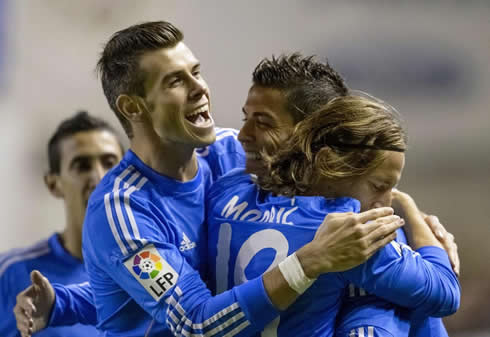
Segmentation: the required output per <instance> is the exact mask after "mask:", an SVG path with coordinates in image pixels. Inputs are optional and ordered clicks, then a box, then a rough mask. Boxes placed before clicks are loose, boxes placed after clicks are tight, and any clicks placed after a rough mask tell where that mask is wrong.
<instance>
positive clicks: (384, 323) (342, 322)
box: [335, 229, 448, 337]
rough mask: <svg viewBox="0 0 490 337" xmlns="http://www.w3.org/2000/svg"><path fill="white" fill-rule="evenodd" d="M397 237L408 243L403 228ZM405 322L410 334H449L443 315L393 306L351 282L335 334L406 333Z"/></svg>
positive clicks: (412, 336) (353, 336) (354, 336)
mask: <svg viewBox="0 0 490 337" xmlns="http://www.w3.org/2000/svg"><path fill="white" fill-rule="evenodd" d="M397 241H398V242H399V243H400V244H401V245H404V244H406V243H407V238H406V236H405V233H404V232H403V230H402V229H398V230H397ZM407 323H409V328H410V331H409V333H408V336H409V337H448V334H447V331H446V328H445V327H444V324H443V322H442V318H440V317H427V316H424V315H421V313H419V312H418V311H412V310H408V309H406V308H403V307H399V306H396V305H394V304H392V303H389V302H387V301H384V300H383V299H381V298H379V297H377V296H375V295H372V294H369V293H368V292H367V291H366V290H365V289H363V288H359V287H356V286H355V285H354V284H352V283H351V284H349V286H348V290H347V291H346V292H345V295H344V298H343V300H342V306H341V310H340V312H339V314H338V316H337V325H336V328H335V332H336V334H335V336H336V337H341V336H348V337H358V336H361V337H362V336H365V337H383V336H384V337H392V336H393V337H397V336H403V335H405V336H406V328H407Z"/></svg>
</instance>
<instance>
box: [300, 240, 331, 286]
mask: <svg viewBox="0 0 490 337" xmlns="http://www.w3.org/2000/svg"><path fill="white" fill-rule="evenodd" d="M315 255H316V254H315V249H314V244H313V243H311V242H310V243H308V244H306V245H305V246H303V247H301V248H300V249H299V250H298V251H297V252H296V256H297V258H298V260H299V262H300V264H301V266H302V267H303V271H304V273H305V275H306V276H307V277H309V278H311V279H316V278H318V276H320V275H321V274H323V273H325V272H327V271H326V270H325V269H326V268H325V267H323V268H322V265H321V264H320V259H319V258H315ZM322 262H326V261H322ZM327 269H328V268H327Z"/></svg>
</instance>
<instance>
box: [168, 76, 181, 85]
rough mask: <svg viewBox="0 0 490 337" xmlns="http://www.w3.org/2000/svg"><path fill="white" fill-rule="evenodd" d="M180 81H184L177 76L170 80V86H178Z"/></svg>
mask: <svg viewBox="0 0 490 337" xmlns="http://www.w3.org/2000/svg"><path fill="white" fill-rule="evenodd" d="M180 83H182V79H180V78H176V79H173V80H172V81H170V83H169V86H170V87H176V86H178V85H179V84H180Z"/></svg>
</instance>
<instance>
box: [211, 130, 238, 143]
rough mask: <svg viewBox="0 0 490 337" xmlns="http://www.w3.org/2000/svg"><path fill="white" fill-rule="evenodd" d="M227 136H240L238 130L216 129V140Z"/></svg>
mask: <svg viewBox="0 0 490 337" xmlns="http://www.w3.org/2000/svg"><path fill="white" fill-rule="evenodd" d="M226 137H233V138H235V139H236V138H237V137H238V130H235V129H225V128H223V129H219V130H217V131H216V141H219V140H221V139H223V138H226Z"/></svg>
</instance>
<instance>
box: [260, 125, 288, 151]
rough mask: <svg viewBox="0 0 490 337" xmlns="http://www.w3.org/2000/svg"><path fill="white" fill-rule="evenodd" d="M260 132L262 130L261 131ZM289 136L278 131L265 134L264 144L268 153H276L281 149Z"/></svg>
mask: <svg viewBox="0 0 490 337" xmlns="http://www.w3.org/2000/svg"><path fill="white" fill-rule="evenodd" d="M259 132H260V130H259ZM288 136H289V134H287V133H285V132H280V131H278V130H269V131H267V132H264V135H263V139H264V141H263V144H264V147H265V149H266V150H267V151H268V152H274V151H276V150H277V149H279V148H280V146H281V145H282V144H284V142H285V141H286V140H287V138H288Z"/></svg>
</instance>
